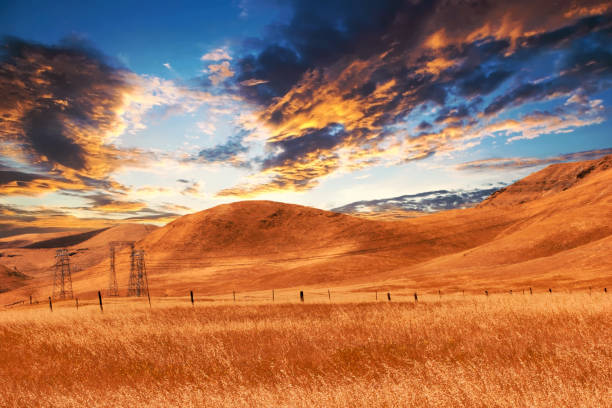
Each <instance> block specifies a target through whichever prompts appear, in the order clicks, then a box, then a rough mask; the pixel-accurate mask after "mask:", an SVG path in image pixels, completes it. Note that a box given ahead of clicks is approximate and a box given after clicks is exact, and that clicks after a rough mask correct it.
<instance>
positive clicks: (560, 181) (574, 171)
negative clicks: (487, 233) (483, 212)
mask: <svg viewBox="0 0 612 408" xmlns="http://www.w3.org/2000/svg"><path fill="white" fill-rule="evenodd" d="M610 168H612V155H608V156H605V157H603V158H601V159H598V160H589V161H583V162H573V163H562V164H553V165H550V166H548V167H546V168H544V169H542V170H540V171H538V172H536V173H533V174H531V175H529V176H527V177H525V178H523V179H522V180H519V181H517V182H516V183H514V184H512V185H510V186H508V187H505V188H502V189H500V190H499V191H497V192H495V193H493V194H491V196H489V197H488V198H487V199H485V200H484V201H483V202H482V203H481V204H480V205H479V206H480V207H490V206H493V207H500V206H506V207H508V206H513V205H521V204H524V203H527V202H531V201H534V200H538V199H541V198H546V197H554V196H557V194H558V193H561V192H563V191H566V190H568V189H570V188H573V187H575V186H579V185H581V184H583V183H587V182H590V181H592V180H594V179H597V178H598V177H602V176H603V177H604V178H605V179H607V180H608V181H610V179H609V177H610V176H609V171H608V170H609V169H610ZM590 193H591V192H587V191H580V192H578V191H576V190H574V191H572V193H571V194H570V196H577V195H580V194H586V195H587V196H590Z"/></svg>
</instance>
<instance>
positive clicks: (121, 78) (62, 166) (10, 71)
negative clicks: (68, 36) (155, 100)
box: [0, 37, 144, 190]
mask: <svg viewBox="0 0 612 408" xmlns="http://www.w3.org/2000/svg"><path fill="white" fill-rule="evenodd" d="M127 74H128V73H127V72H126V71H125V70H123V69H121V68H118V67H116V66H114V65H113V64H112V63H111V62H110V61H109V60H108V59H107V58H106V57H104V56H102V55H101V54H100V53H98V52H97V51H95V50H93V48H91V47H88V46H87V45H83V44H82V43H77V42H75V40H74V39H72V40H67V41H64V42H62V43H61V44H60V45H58V46H46V45H41V44H35V43H29V42H26V41H23V40H20V39H17V38H13V37H6V38H4V39H3V40H2V41H1V43H0V94H1V95H2V98H0V118H1V119H0V142H2V145H3V146H2V147H3V148H4V149H3V150H4V153H5V154H7V155H10V156H11V157H12V158H13V159H14V160H16V161H21V162H24V161H25V162H26V163H27V164H28V165H31V166H36V167H37V168H39V169H41V170H44V171H45V172H46V173H47V174H46V177H47V178H52V179H56V180H57V179H60V178H61V179H62V180H63V182H64V183H65V185H64V187H67V186H68V184H70V183H72V184H73V187H74V188H75V189H92V188H101V187H111V186H117V183H114V182H112V181H110V180H109V174H110V173H111V172H112V171H113V170H115V169H116V168H118V167H120V166H121V165H122V164H123V163H125V162H126V161H132V160H133V159H134V157H138V156H140V155H139V153H138V152H136V151H130V150H120V149H118V148H116V147H115V146H112V145H109V144H106V142H105V139H106V135H107V134H108V133H109V132H113V131H115V130H116V129H118V128H119V127H120V126H121V124H122V122H121V118H120V116H119V115H120V111H121V110H122V109H123V104H124V93H126V92H130V91H131V90H132V85H130V84H129V83H128V81H127V79H126V78H127ZM141 158H144V156H143V157H141ZM41 178H44V176H41ZM43 187H44V186H43ZM43 190H44V189H43Z"/></svg>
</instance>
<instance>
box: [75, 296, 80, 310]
mask: <svg viewBox="0 0 612 408" xmlns="http://www.w3.org/2000/svg"><path fill="white" fill-rule="evenodd" d="M75 300H76V307H77V310H79V298H75Z"/></svg>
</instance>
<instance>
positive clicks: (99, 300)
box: [98, 291, 104, 312]
mask: <svg viewBox="0 0 612 408" xmlns="http://www.w3.org/2000/svg"><path fill="white" fill-rule="evenodd" d="M98 302H100V311H101V312H104V307H103V306H102V293H100V291H98Z"/></svg>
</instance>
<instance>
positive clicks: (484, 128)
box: [0, 0, 612, 236]
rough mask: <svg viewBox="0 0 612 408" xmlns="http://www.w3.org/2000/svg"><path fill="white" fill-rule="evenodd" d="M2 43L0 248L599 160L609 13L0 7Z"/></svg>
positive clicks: (374, 5)
mask: <svg viewBox="0 0 612 408" xmlns="http://www.w3.org/2000/svg"><path fill="white" fill-rule="evenodd" d="M145 4H146V5H145ZM0 35H1V36H2V37H1V39H0V41H1V42H2V45H1V48H0V96H1V98H0V236H6V235H10V234H16V233H22V232H31V231H53V230H56V229H58V228H97V227H99V226H103V225H109V224H111V223H116V222H118V220H122V222H125V221H126V220H127V221H131V222H133V221H138V222H141V221H147V222H156V223H165V222H167V221H169V220H171V219H173V218H175V217H176V216H178V215H182V214H186V213H190V212H195V211H199V210H203V209H206V208H209V207H211V206H214V205H217V204H221V203H227V202H231V201H237V200H244V199H267V200H277V201H283V202H289V203H298V204H305V205H310V206H314V207H318V208H325V209H329V208H333V207H335V206H340V205H344V204H347V203H350V202H352V201H357V200H369V199H377V198H384V197H392V196H397V195H401V194H413V193H418V192H423V191H430V190H436V189H473V188H485V187H486V186H489V188H490V186H491V185H499V183H507V182H512V181H514V180H516V179H518V178H521V177H523V176H525V175H526V174H528V173H530V172H532V171H534V170H537V169H538V168H541V167H542V166H544V165H547V164H550V163H556V162H561V161H570V160H586V159H591V158H597V157H600V156H601V155H604V154H610V153H612V134H611V132H610V129H611V128H610V106H612V89H611V87H612V7H611V3H610V2H609V1H564V0H560V1H533V0H530V1H512V2H508V1H484V0H483V1H481V0H473V1H461V0H454V1H451V0H447V1H417V0H413V1H391V0H390V1H360V0H326V1H313V0H308V1H302V0H294V1H287V2H281V1H273V0H262V1H258V0H227V1H221V0H220V1H193V2H188V1H178V2H166V1H165V2H161V1H159V2H158V1H150V2H146V3H142V2H134V1H122V2H112V1H92V2H74V1H71V2H68V1H54V2H50V1H47V2H43V1H11V0H8V1H6V0H4V1H0Z"/></svg>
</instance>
